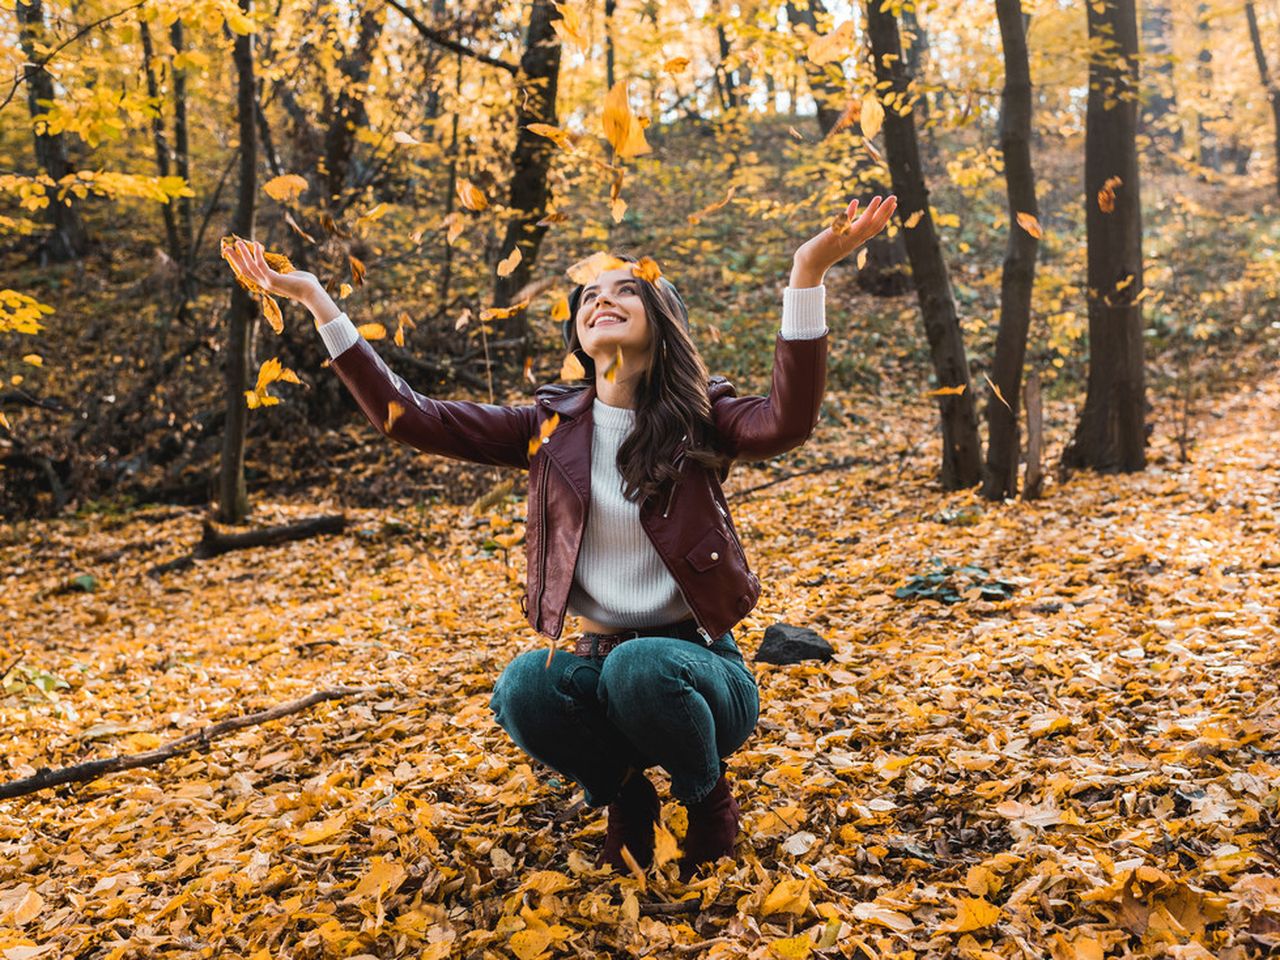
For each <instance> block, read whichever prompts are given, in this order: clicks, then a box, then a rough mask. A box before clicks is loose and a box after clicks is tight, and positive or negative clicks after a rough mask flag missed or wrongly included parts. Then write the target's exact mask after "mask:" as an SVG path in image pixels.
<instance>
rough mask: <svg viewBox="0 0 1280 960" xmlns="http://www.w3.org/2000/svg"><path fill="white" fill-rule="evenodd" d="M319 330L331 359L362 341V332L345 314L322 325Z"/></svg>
mask: <svg viewBox="0 0 1280 960" xmlns="http://www.w3.org/2000/svg"><path fill="white" fill-rule="evenodd" d="M317 329H318V330H319V331H320V338H321V339H322V340H323V341H324V345H325V347H327V348H328V350H329V356H331V357H336V356H337V355H338V354H340V353H342V352H343V351H344V350H347V349H348V348H350V347H351V346H353V345H354V344H355V342H356V341H357V340H359V339H360V331H359V330H357V329H356V325H355V324H354V323H352V322H351V318H350V317H348V316H347V315H346V314H345V313H340V314H338V315H337V316H336V317H334V318H333V319H332V320H330V321H329V322H328V323H322V324H320V326H319V327H318V328H317Z"/></svg>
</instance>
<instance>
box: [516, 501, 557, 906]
mask: <svg viewBox="0 0 1280 960" xmlns="http://www.w3.org/2000/svg"><path fill="white" fill-rule="evenodd" d="M506 492H508V493H509V492H510V490H509V489H508V490H507V491H506ZM572 886H574V881H573V879H572V878H570V877H566V876H565V875H564V874H563V873H561V872H560V871H559V870H535V871H534V872H533V873H531V874H529V875H528V876H527V877H525V880H524V883H522V884H520V889H521V890H533V891H536V892H537V893H559V892H560V891H561V890H568V889H569V888H570V887H572Z"/></svg>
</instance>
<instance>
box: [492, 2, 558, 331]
mask: <svg viewBox="0 0 1280 960" xmlns="http://www.w3.org/2000/svg"><path fill="white" fill-rule="evenodd" d="M559 18H560V11H559V10H557V9H556V8H555V6H554V5H553V4H552V2H551V0H533V8H532V10H531V11H530V13H529V32H528V35H527V36H526V37H525V44H524V53H523V55H522V56H521V57H520V72H519V73H518V74H517V76H516V86H517V87H519V88H520V89H521V90H522V91H525V92H527V94H528V96H524V95H522V96H520V97H518V98H517V107H516V130H517V133H516V146H515V150H514V152H513V153H512V157H511V168H512V171H513V173H512V177H511V198H510V201H509V202H508V206H510V208H511V209H512V211H513V212H514V213H515V216H514V217H513V218H512V219H511V221H510V222H509V223H508V225H507V233H506V237H505V239H504V240H503V241H502V255H503V256H504V257H505V256H507V255H509V254H510V252H511V250H512V249H513V248H514V247H517V246H518V247H519V248H520V253H521V259H520V263H519V264H517V265H516V268H515V269H514V270H513V271H512V272H511V273H510V274H508V275H507V276H505V277H498V276H497V275H496V273H495V280H494V301H495V303H497V304H498V306H507V305H509V304H510V303H511V301H512V300H513V299H514V296H515V294H516V292H517V291H518V290H520V289H521V288H522V287H523V286H524V285H525V284H527V283H528V282H529V278H530V277H531V276H532V275H533V268H534V264H535V263H536V262H537V259H538V247H539V246H540V245H541V243H542V238H543V236H544V235H545V234H546V232H547V228H546V227H545V226H539V224H538V221H539V220H541V219H542V218H543V217H545V216H546V213H547V202H548V200H550V199H551V187H550V185H549V183H548V178H549V176H550V173H551V163H552V161H553V159H554V156H555V151H554V149H553V146H554V145H553V144H552V142H551V141H550V140H548V139H547V138H546V137H539V136H537V135H535V134H533V133H531V132H530V131H529V124H531V123H546V124H550V125H551V126H556V125H557V123H558V121H557V120H556V92H557V88H558V86H559V81H560V40H559V37H558V36H557V35H556V33H555V30H554V29H553V28H552V26H551V24H552V22H553V21H554V20H558V19H559ZM501 330H502V336H503V337H504V338H507V339H510V338H516V337H519V338H524V337H525V336H526V335H527V333H528V324H527V322H526V319H525V315H524V311H517V312H516V314H515V316H513V317H509V318H507V319H506V320H504V321H502V326H501Z"/></svg>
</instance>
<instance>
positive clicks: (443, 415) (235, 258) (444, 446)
mask: <svg viewBox="0 0 1280 960" xmlns="http://www.w3.org/2000/svg"><path fill="white" fill-rule="evenodd" d="M228 258H229V259H232V262H233V265H234V266H235V267H236V269H237V270H239V271H240V272H241V273H243V274H244V275H245V276H247V277H249V278H250V279H251V280H253V281H254V282H255V283H257V284H258V285H259V286H260V287H262V288H263V289H264V290H267V291H268V292H270V293H275V294H278V295H280V296H284V297H289V298H290V299H293V300H296V301H298V302H299V303H301V304H303V305H304V306H305V307H306V308H307V309H308V310H310V311H311V315H312V317H314V318H315V324H316V329H317V330H319V331H320V336H321V338H322V339H323V340H324V342H325V346H326V347H327V348H328V350H329V355H330V356H331V357H332V358H333V360H332V365H333V368H334V370H336V371H337V373H338V376H339V377H340V378H341V379H342V382H343V383H344V384H346V386H347V389H348V390H350V391H351V395H352V396H353V397H355V399H356V403H357V404H359V406H360V409H361V410H363V411H364V415H365V416H366V417H368V418H369V422H370V423H372V424H373V425H374V426H375V427H377V428H378V429H379V430H381V431H382V432H383V433H385V434H386V435H387V436H389V437H391V438H392V439H393V440H399V441H400V442H401V443H407V444H409V445H410V446H413V447H416V448H417V449H419V450H423V451H425V452H427V453H435V454H439V455H441V456H445V457H453V458H455V459H458V460H469V461H471V462H473V463H484V464H492V465H497V466H508V467H520V468H526V469H527V468H528V466H529V440H530V438H531V437H533V436H535V435H537V433H538V425H537V410H536V407H535V405H534V404H523V405H520V406H514V407H507V406H500V405H498V404H492V403H476V402H473V401H469V400H434V399H432V398H431V397H426V396H423V395H422V394H420V393H418V392H417V391H415V390H414V389H413V388H412V387H410V386H409V385H408V384H407V383H405V382H404V380H403V379H401V378H400V377H399V376H398V375H397V374H396V373H395V372H394V371H393V370H391V368H390V367H388V366H387V365H386V363H385V362H383V360H382V358H381V357H380V356H378V354H377V351H375V350H374V349H373V347H371V346H370V345H369V342H368V341H367V340H365V339H364V337H362V336H360V332H359V331H358V330H357V329H356V327H355V325H354V324H353V323H352V322H351V320H350V318H348V317H347V315H346V314H345V313H343V312H342V311H341V310H339V309H338V306H337V304H335V303H334V302H333V298H332V297H330V296H329V294H328V293H327V292H326V291H325V289H324V287H323V286H322V285H321V284H320V281H319V280H318V279H316V277H315V276H314V275H312V274H310V273H306V272H304V271H301V270H295V271H293V272H291V273H279V272H277V271H275V270H272V269H271V267H270V266H269V265H268V264H267V262H266V259H265V257H264V256H263V250H262V245H261V244H259V243H253V244H252V245H250V244H248V243H246V242H244V241H241V242H240V243H238V244H236V246H235V248H233V249H232V250H230V251H228Z"/></svg>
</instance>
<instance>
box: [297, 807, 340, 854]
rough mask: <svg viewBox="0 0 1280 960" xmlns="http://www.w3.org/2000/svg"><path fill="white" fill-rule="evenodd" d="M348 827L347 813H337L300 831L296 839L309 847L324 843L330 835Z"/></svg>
mask: <svg viewBox="0 0 1280 960" xmlns="http://www.w3.org/2000/svg"><path fill="white" fill-rule="evenodd" d="M346 828H347V815H346V814H345V813H337V814H334V815H333V816H332V817H330V818H329V819H327V820H324V821H322V822H320V823H317V824H314V825H312V826H310V827H308V828H306V829H305V830H300V831H298V833H297V834H296V836H295V838H294V839H296V840H297V841H298V843H300V844H302V845H303V846H304V847H309V846H311V845H312V844H316V843H324V842H325V841H326V840H328V839H329V838H330V837H332V836H335V835H337V834H339V833H341V832H342V831H343V830H345V829H346Z"/></svg>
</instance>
